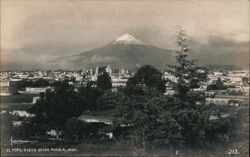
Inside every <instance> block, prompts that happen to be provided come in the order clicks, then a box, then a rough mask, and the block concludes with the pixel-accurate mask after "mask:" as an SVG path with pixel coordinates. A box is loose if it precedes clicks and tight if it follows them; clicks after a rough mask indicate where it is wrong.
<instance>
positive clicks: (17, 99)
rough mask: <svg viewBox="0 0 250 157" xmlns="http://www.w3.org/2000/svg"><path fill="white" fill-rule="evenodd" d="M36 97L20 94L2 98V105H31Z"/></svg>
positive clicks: (0, 98)
mask: <svg viewBox="0 0 250 157" xmlns="http://www.w3.org/2000/svg"><path fill="white" fill-rule="evenodd" d="M34 96H38V95H37V94H20V95H10V96H1V97H0V100H1V104H5V103H31V102H32V100H33V97H34Z"/></svg>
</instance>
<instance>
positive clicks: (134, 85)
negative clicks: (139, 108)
mask: <svg viewBox="0 0 250 157" xmlns="http://www.w3.org/2000/svg"><path fill="white" fill-rule="evenodd" d="M138 87H139V89H138ZM143 88H144V89H145V88H155V89H157V90H159V91H160V92H161V93H164V92H165V80H164V79H163V77H162V73H161V72H160V71H159V70H157V69H156V68H154V67H153V66H151V65H144V66H142V67H140V68H139V69H138V70H137V72H136V73H135V75H134V76H133V77H131V78H129V79H128V82H127V85H126V89H127V90H128V92H127V93H130V92H131V93H133V92H134V91H137V92H138V93H140V92H141V91H140V89H143ZM132 89H133V90H134V91H133V90H132Z"/></svg>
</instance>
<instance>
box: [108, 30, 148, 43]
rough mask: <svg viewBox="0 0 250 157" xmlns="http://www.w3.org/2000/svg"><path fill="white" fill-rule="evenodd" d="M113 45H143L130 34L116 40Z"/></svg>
mask: <svg viewBox="0 0 250 157" xmlns="http://www.w3.org/2000/svg"><path fill="white" fill-rule="evenodd" d="M113 44H125V45H129V44H132V45H145V43H143V42H142V41H140V40H138V39H136V38H135V37H133V36H132V35H131V34H128V33H127V34H124V35H122V36H121V37H119V38H117V39H116V40H115V41H114V42H113Z"/></svg>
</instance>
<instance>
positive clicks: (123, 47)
mask: <svg viewBox="0 0 250 157" xmlns="http://www.w3.org/2000/svg"><path fill="white" fill-rule="evenodd" d="M174 55H175V53H174V52H173V51H171V50H167V49H162V48H158V47H155V46H151V45H146V44H144V43H143V42H141V41H140V40H138V39H136V38H134V37H133V36H132V35H130V34H125V35H123V36H121V37H119V38H117V39H116V40H115V41H113V42H111V43H110V44H108V45H106V46H104V47H101V48H97V49H93V50H90V51H86V52H83V53H80V54H77V55H73V56H68V57H61V58H58V59H56V60H55V61H54V64H56V65H57V66H60V67H61V68H65V67H71V68H82V67H95V66H97V65H108V64H109V65H110V66H112V67H116V68H121V67H124V68H134V67H135V66H136V65H137V64H139V65H145V64H151V65H154V66H156V67H165V66H166V64H172V63H174V62H175V58H174Z"/></svg>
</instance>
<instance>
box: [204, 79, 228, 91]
mask: <svg viewBox="0 0 250 157" xmlns="http://www.w3.org/2000/svg"><path fill="white" fill-rule="evenodd" d="M226 89H227V86H225V85H224V84H223V82H222V81H221V78H218V79H217V81H216V83H215V84H212V85H209V86H207V90H226Z"/></svg>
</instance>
